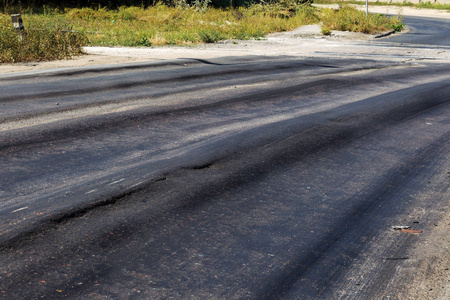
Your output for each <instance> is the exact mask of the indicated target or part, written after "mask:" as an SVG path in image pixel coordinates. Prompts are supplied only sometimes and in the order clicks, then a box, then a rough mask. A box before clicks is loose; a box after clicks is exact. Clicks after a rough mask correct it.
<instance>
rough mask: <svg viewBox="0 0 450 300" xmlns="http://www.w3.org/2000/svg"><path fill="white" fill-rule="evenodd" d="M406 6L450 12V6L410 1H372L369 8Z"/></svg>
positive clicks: (330, 0)
mask: <svg viewBox="0 0 450 300" xmlns="http://www.w3.org/2000/svg"><path fill="white" fill-rule="evenodd" d="M314 3H317V4H343V3H345V4H358V5H366V1H356V0H349V1H347V0H345V1H342V0H314ZM371 5H373V6H406V7H417V8H428V9H441V10H450V4H440V3H431V2H430V1H426V2H421V3H417V4H414V3H412V2H409V1H406V0H404V1H402V0H393V1H391V2H383V1H373V2H372V1H370V2H369V6H371Z"/></svg>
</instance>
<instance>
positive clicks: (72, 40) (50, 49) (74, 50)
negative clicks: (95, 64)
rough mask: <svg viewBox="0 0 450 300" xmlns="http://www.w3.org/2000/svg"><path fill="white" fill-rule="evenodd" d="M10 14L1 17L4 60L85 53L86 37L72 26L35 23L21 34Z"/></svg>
mask: <svg viewBox="0 0 450 300" xmlns="http://www.w3.org/2000/svg"><path fill="white" fill-rule="evenodd" d="M10 23H11V22H10V21H9V20H8V18H7V17H5V16H3V17H1V18H0V62H3V63H13V62H23V61H37V60H55V59H62V58H69V57H71V56H73V55H78V54H81V53H82V47H83V46H84V45H85V44H86V43H87V40H86V38H85V37H84V36H83V35H81V34H79V33H76V32H72V31H71V30H70V29H62V28H48V27H47V26H45V24H44V25H41V26H36V25H34V26H33V27H32V28H33V29H32V30H27V31H25V32H23V34H17V33H16V31H15V30H14V28H13V27H12V25H11V24H10Z"/></svg>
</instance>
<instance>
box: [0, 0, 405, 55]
mask: <svg viewBox="0 0 450 300" xmlns="http://www.w3.org/2000/svg"><path fill="white" fill-rule="evenodd" d="M283 1H284V2H285V4H284V5H280V2H276V3H272V4H264V5H262V4H257V5H253V6H250V7H248V8H238V9H215V8H208V9H198V7H193V6H186V5H182V6H181V5H180V6H177V7H169V6H166V5H163V4H158V5H155V6H153V7H149V8H145V9H144V8H140V7H121V8H119V9H117V10H108V9H105V8H100V9H91V8H83V9H66V10H64V11H58V10H49V9H46V10H45V13H43V14H33V13H28V14H27V13H26V14H24V15H23V19H24V24H25V28H26V29H28V31H27V33H28V34H27V38H26V39H24V40H22V41H21V40H19V39H18V38H17V36H16V34H15V32H14V31H13V29H12V26H11V25H10V23H11V21H10V18H9V16H6V15H0V51H1V52H0V62H17V61H30V60H48V59H60V58H66V57H70V56H72V55H76V54H78V53H80V52H81V47H82V46H83V45H85V44H90V45H103V46H147V47H148V46H154V45H189V44H197V43H214V42H216V41H219V40H223V39H241V40H242V39H259V38H263V37H264V36H265V35H266V34H268V33H272V32H280V31H289V30H293V29H295V28H298V27H300V26H302V25H306V24H316V23H319V22H323V24H324V26H325V27H326V29H335V30H349V31H359V32H365V33H369V32H377V31H383V30H386V29H390V28H392V26H394V25H395V24H398V23H399V22H400V21H401V20H398V19H396V18H388V17H385V16H382V15H373V16H370V18H366V17H365V15H364V14H363V13H362V12H359V11H357V10H355V9H352V8H349V7H343V8H342V9H341V10H340V11H338V12H335V11H333V10H329V9H319V8H314V7H312V6H309V5H303V4H302V0H283ZM299 1H300V2H299ZM284 2H283V3H284ZM325 32H327V31H326V30H325Z"/></svg>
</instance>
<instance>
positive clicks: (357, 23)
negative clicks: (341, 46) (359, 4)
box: [320, 5, 403, 33]
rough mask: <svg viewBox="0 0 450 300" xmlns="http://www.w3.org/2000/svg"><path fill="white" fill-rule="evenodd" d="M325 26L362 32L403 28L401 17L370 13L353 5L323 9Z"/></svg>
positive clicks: (332, 28) (322, 18)
mask: <svg viewBox="0 0 450 300" xmlns="http://www.w3.org/2000/svg"><path fill="white" fill-rule="evenodd" d="M320 19H321V20H322V23H323V26H324V27H326V28H329V29H331V30H340V31H352V32H362V33H377V32H383V31H386V30H389V29H392V28H393V27H396V28H398V29H401V28H402V27H403V25H402V18H401V17H388V16H385V15H382V14H369V15H368V16H366V13H365V12H363V11H360V10H358V9H356V8H354V7H351V6H347V5H344V6H341V7H340V9H339V10H334V9H323V10H322V15H321V18H320Z"/></svg>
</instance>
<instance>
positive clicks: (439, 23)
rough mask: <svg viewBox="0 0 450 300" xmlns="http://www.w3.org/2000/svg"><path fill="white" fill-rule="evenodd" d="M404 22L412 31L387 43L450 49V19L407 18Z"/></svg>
mask: <svg viewBox="0 0 450 300" xmlns="http://www.w3.org/2000/svg"><path fill="white" fill-rule="evenodd" d="M403 22H404V23H405V24H406V25H408V26H409V27H410V31H409V32H407V33H405V34H401V35H395V36H391V37H388V38H386V39H385V41H388V42H391V43H401V44H415V45H425V46H431V47H440V46H445V47H450V39H449V37H448V33H449V32H450V19H443V18H425V17H408V16H405V17H404V18H403Z"/></svg>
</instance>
